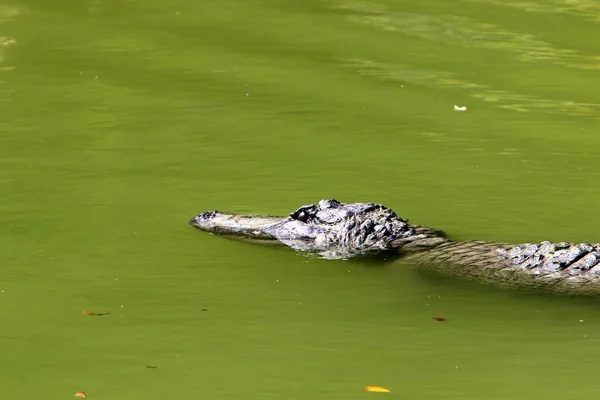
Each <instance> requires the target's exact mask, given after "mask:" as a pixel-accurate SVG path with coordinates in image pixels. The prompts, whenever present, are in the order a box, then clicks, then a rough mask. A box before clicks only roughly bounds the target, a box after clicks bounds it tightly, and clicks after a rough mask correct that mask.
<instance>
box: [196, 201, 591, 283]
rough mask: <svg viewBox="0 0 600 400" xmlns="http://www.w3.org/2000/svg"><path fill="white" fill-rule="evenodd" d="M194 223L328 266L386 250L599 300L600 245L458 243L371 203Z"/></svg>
mask: <svg viewBox="0 0 600 400" xmlns="http://www.w3.org/2000/svg"><path fill="white" fill-rule="evenodd" d="M190 224H191V225H192V226H194V227H196V228H198V229H201V230H204V231H208V232H213V233H218V234H229V235H236V236H238V237H240V238H248V239H261V240H271V241H272V240H277V241H279V242H281V243H283V244H285V245H287V246H290V247H292V248H294V249H296V250H298V251H301V252H310V253H316V254H318V255H320V256H321V257H324V258H329V259H340V258H348V257H354V256H358V255H363V254H370V253H374V252H382V251H386V252H389V253H390V254H396V255H397V257H398V259H399V260H401V261H404V262H409V263H413V264H416V265H420V266H424V267H429V268H435V269H437V270H440V271H442V272H445V273H452V274H457V275H463V276H466V277H472V278H477V279H480V280H485V281H491V282H495V283H500V284H506V285H510V286H524V287H536V288H544V289H550V290H553V291H561V292H570V293H591V294H596V293H600V244H599V243H596V244H587V243H581V244H572V243H551V242H542V243H540V244H531V243H527V244H522V245H511V244H507V243H491V242H483V241H466V242H455V241H452V240H450V239H448V238H446V237H445V235H444V234H443V232H441V231H439V230H437V229H434V228H429V227H424V226H417V225H410V224H408V221H407V220H404V219H402V218H399V217H398V216H397V215H396V214H395V213H394V212H393V211H392V210H390V209H388V208H386V207H384V206H382V205H377V204H373V203H350V204H345V203H339V202H337V201H336V200H321V201H320V202H319V204H318V205H308V206H303V207H301V208H299V209H298V210H296V211H294V212H293V213H291V214H290V216H289V217H287V218H286V217H273V216H249V215H236V214H226V213H221V212H218V211H209V212H206V213H202V214H199V215H198V216H196V217H194V218H193V219H192V220H191V221H190Z"/></svg>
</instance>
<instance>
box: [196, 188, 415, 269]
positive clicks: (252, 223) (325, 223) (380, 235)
mask: <svg viewBox="0 0 600 400" xmlns="http://www.w3.org/2000/svg"><path fill="white" fill-rule="evenodd" d="M190 225H192V226H194V227H196V228H198V229H201V230H204V231H208V232H213V233H220V234H231V235H238V236H242V237H247V238H257V239H275V240H278V241H280V242H281V243H283V244H285V245H287V246H290V247H292V248H294V249H296V250H298V251H303V252H311V253H317V254H319V255H320V256H322V257H325V258H348V257H352V256H356V255H360V254H365V253H371V252H378V251H385V250H390V249H392V248H397V247H400V246H401V245H402V244H403V243H406V242H409V241H412V240H415V239H418V238H423V237H424V235H423V234H419V233H420V232H418V229H417V227H414V226H412V225H409V224H408V221H407V220H404V219H402V218H400V217H398V216H397V215H396V214H395V213H394V212H393V211H392V210H390V209H389V208H387V207H385V206H383V205H380V204H374V203H340V202H339V201H337V200H321V201H320V202H319V203H318V204H317V205H314V204H311V205H306V206H303V207H300V208H299V209H297V210H296V211H294V212H292V213H291V214H290V216H289V217H287V218H284V217H268V216H252V215H238V214H227V213H222V212H219V211H208V212H205V213H202V214H199V215H197V216H196V217H194V218H192V220H191V221H190Z"/></svg>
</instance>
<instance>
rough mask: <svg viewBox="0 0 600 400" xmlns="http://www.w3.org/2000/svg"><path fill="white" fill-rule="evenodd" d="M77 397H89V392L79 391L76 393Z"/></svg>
mask: <svg viewBox="0 0 600 400" xmlns="http://www.w3.org/2000/svg"><path fill="white" fill-rule="evenodd" d="M75 397H81V398H82V399H85V398H87V394H85V392H77V393H75Z"/></svg>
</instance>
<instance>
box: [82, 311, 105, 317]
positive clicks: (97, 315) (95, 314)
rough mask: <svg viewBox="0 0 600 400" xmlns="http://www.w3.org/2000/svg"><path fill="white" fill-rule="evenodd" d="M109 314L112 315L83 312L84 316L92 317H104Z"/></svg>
mask: <svg viewBox="0 0 600 400" xmlns="http://www.w3.org/2000/svg"><path fill="white" fill-rule="evenodd" d="M108 314H110V313H109V312H107V313H95V312H89V311H84V312H83V315H88V316H90V317H101V316H103V315H108Z"/></svg>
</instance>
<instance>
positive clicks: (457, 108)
mask: <svg viewBox="0 0 600 400" xmlns="http://www.w3.org/2000/svg"><path fill="white" fill-rule="evenodd" d="M454 111H467V106H457V105H456V104H455V105H454Z"/></svg>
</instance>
